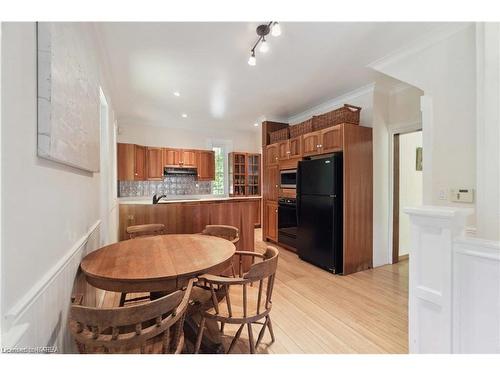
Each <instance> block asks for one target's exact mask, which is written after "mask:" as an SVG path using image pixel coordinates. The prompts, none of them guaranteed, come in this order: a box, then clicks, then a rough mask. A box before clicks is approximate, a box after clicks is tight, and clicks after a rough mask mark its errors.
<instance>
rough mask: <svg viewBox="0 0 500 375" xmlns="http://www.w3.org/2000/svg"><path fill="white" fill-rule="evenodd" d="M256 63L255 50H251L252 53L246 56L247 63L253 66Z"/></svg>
mask: <svg viewBox="0 0 500 375" xmlns="http://www.w3.org/2000/svg"><path fill="white" fill-rule="evenodd" d="M256 64H257V59H256V58H255V51H254V50H252V55H251V56H250V57H249V58H248V65H250V66H255V65H256Z"/></svg>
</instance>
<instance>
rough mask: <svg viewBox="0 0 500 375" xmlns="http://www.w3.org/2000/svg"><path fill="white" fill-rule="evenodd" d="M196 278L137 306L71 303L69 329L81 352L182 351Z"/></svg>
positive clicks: (149, 352) (148, 352)
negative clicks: (95, 305) (96, 306)
mask: <svg viewBox="0 0 500 375" xmlns="http://www.w3.org/2000/svg"><path fill="white" fill-rule="evenodd" d="M193 282H194V280H190V281H189V283H188V285H187V287H185V288H184V289H183V290H178V291H175V292H173V293H171V294H169V295H166V296H164V297H162V298H159V299H157V300H154V301H150V302H146V303H143V304H139V305H134V306H126V307H114V308H93V307H86V306H80V305H72V306H71V311H70V322H69V323H70V324H69V325H70V332H71V335H72V336H73V338H74V339H75V341H76V343H77V347H78V350H79V352H80V353H141V354H143V353H147V354H151V353H175V354H178V353H181V351H182V348H183V346H184V332H183V324H184V318H185V315H186V309H187V307H188V303H189V298H190V295H191V290H192V287H193Z"/></svg>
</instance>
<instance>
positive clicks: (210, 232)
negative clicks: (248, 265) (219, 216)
mask: <svg viewBox="0 0 500 375" xmlns="http://www.w3.org/2000/svg"><path fill="white" fill-rule="evenodd" d="M201 234H204V235H206V236H214V237H219V238H223V239H225V240H228V241H231V242H232V243H233V244H235V245H236V244H237V243H238V242H239V240H240V230H239V229H238V228H236V227H233V226H231V225H206V226H205V229H203V232H201ZM231 274H232V275H233V276H235V275H236V272H235V269H234V264H231V266H230V267H229V268H228V269H227V270H225V271H224V272H222V273H221V275H224V276H226V275H231Z"/></svg>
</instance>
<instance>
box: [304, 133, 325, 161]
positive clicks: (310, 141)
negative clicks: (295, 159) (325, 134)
mask: <svg viewBox="0 0 500 375" xmlns="http://www.w3.org/2000/svg"><path fill="white" fill-rule="evenodd" d="M320 148H321V130H318V131H315V132H312V133H307V134H304V135H303V136H302V152H303V155H304V156H312V155H317V154H319V153H320Z"/></svg>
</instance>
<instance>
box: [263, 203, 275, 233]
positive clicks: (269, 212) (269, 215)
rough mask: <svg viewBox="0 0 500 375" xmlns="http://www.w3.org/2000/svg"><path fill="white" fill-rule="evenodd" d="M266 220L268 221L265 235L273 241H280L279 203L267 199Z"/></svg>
mask: <svg viewBox="0 0 500 375" xmlns="http://www.w3.org/2000/svg"><path fill="white" fill-rule="evenodd" d="M264 206H265V207H264V220H265V222H266V225H265V226H264V227H265V237H266V238H267V239H269V240H271V241H275V242H277V241H278V203H277V202H275V201H266V202H265V205H264Z"/></svg>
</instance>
